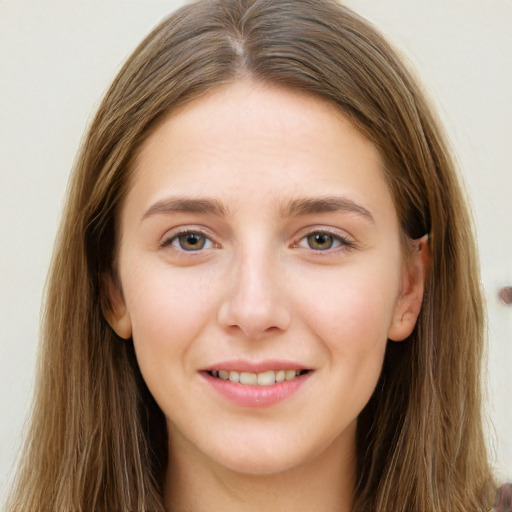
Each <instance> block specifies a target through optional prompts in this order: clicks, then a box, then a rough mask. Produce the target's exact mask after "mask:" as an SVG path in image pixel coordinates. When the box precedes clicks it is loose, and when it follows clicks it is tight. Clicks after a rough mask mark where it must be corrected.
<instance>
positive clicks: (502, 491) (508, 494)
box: [491, 482, 512, 512]
mask: <svg viewBox="0 0 512 512" xmlns="http://www.w3.org/2000/svg"><path fill="white" fill-rule="evenodd" d="M491 512H512V482H509V483H506V484H503V485H502V486H501V487H500V488H499V489H498V492H497V493H496V500H495V501H494V508H493V509H492V511H491Z"/></svg>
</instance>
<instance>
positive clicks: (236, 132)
mask: <svg viewBox="0 0 512 512" xmlns="http://www.w3.org/2000/svg"><path fill="white" fill-rule="evenodd" d="M339 194H342V195H344V196H345V195H349V196H350V198H351V199H353V200H357V201H358V202H363V203H366V204H368V205H369V206H371V205H372V203H378V202H379V201H380V202H382V200H384V202H386V201H387V202H388V203H391V199H390V197H389V191H388V188H387V185H386V183H385V179H384V175H383V172H382V163H381V159H380V155H379V152H378V151H377V149H376V148H375V146H374V145H373V144H372V143H371V142H370V141H368V140H367V139H366V138H365V137H364V136H363V135H362V134H361V133H360V132H359V131H358V130H356V129H355V128H354V127H353V125H352V124H351V123H350V121H349V120H348V119H347V117H346V116H345V115H344V114H343V113H342V112H341V111H340V110H339V109H338V108H336V107H335V106H334V105H333V104H331V103H330V102H328V101H326V100H322V99H319V98H317V97H313V96H311V95H306V94H302V93H299V92H295V91H291V90H288V89H285V88H277V87H274V86H266V85H262V84H259V83H252V82H244V81H240V82H234V83H232V84H229V85H226V86H222V87H219V88H216V89H214V90H212V91H210V92H208V93H207V94H206V95H204V96H202V97H200V98H199V99H196V100H194V101H192V102H190V103H187V104H185V105H183V106H181V107H180V108H178V109H177V110H175V111H174V112H173V113H172V114H171V115H170V116H169V117H168V118H167V119H166V120H165V121H164V122H163V123H162V124H161V125H160V126H159V127H158V128H157V129H156V130H155V131H154V132H153V133H152V134H151V135H150V137H148V139H147V140H146V141H145V143H144V144H143V146H142V147H141V149H140V151H139V153H138V155H137V158H136V160H135V165H134V177H133V180H132V186H131V190H130V191H129V194H128V202H130V196H132V197H131V199H132V202H133V201H134V199H135V198H134V196H137V200H138V201H142V202H145V203H146V204H145V205H144V206H145V207H149V204H150V203H154V202H155V201H158V200H159V199H161V198H163V197H165V196H166V195H180V196H191V197H198V196H201V197H204V196H205V195H208V196H213V197H218V198H219V199H220V200H221V201H222V202H224V203H227V204H228V206H230V205H229V203H233V206H235V207H236V205H237V203H240V202H241V201H244V200H247V199H248V198H255V199H256V198H257V199H258V200H260V199H266V200H267V203H268V205H269V207H270V205H271V204H272V205H273V207H275V208H276V209H277V208H281V210H282V209H283V208H282V206H283V203H285V202H290V201H293V200H294V199H296V198H297V197H301V196H308V197H309V196H315V195H318V196H333V195H339ZM388 205H389V204H388ZM245 206H246V205H245ZM260 206H261V204H260Z"/></svg>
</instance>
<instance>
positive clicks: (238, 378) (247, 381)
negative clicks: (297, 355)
mask: <svg viewBox="0 0 512 512" xmlns="http://www.w3.org/2000/svg"><path fill="white" fill-rule="evenodd" d="M311 371H312V370H309V369H300V370H294V369H288V370H285V369H282V370H267V371H264V372H259V373H253V372H246V371H237V370H207V371H206V373H207V374H208V375H210V376H211V377H214V378H216V379H221V380H226V381H231V382H235V383H238V384H242V385H245V386H262V387H263V386H273V385H274V384H278V383H280V382H286V381H292V380H294V379H297V378H298V377H301V376H302V375H306V374H308V373H310V372H311Z"/></svg>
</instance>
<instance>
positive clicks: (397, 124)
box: [10, 0, 495, 512]
mask: <svg viewBox="0 0 512 512" xmlns="http://www.w3.org/2000/svg"><path fill="white" fill-rule="evenodd" d="M483 322H484V318H483V311H482V298H481V295H480V289H479V279H478V273H477V264H476V256H475V247H474V242H473V239H472V234H471V229H470V222H469V220H468V214H467V211H466V206H465V204H464V201H463V198H462V195H461V192H460V187H459V185H458V182H457V178H456V175H455V172H454V169H453V164H452V162H451V160H450V157H449V152H448V149H447V147H446V144H445V142H444V140H443V138H442V135H441V132H440V129H439V127H438V125H437V123H436V121H435V119H434V118H433V116H432V113H431V111H430V109H429V107H428V105H427V104H426V102H425V100H424V98H423V96H422V94H421V92H420V89H419V87H418V86H417V85H416V84H415V82H414V81H413V80H412V78H411V77H410V75H409V73H408V72H407V70H406V69H405V68H404V66H403V65H402V64H401V62H400V61H399V59H398V58H397V57H396V55H395V54H394V52H393V50H392V49H390V48H389V46H388V45H387V44H386V43H385V41H383V40H382V38H381V37H380V36H379V35H378V34H377V33H376V32H375V30H374V29H373V28H372V27H370V26H369V25H368V24H367V23H366V22H364V21H363V20H361V19H360V18H358V17H357V16H356V15H354V14H353V13H351V12H350V11H349V10H347V9H345V8H342V7H340V6H339V5H337V4H336V3H334V2H329V1H325V2H323V1H306V0H301V1H296V2H293V3H291V2H284V1H282V2H281V1H261V0H256V1H244V0H237V1H222V0H217V1H202V2H198V3H196V4H191V5H189V6H187V7H185V8H183V9H181V10H180V11H178V12H177V13H176V14H174V15H173V16H171V17H170V18H169V19H167V20H165V21H164V22H163V23H162V24H161V25H160V26H159V27H157V29H155V30H154V31H153V32H152V33H151V34H150V35H149V36H148V37H147V38H146V40H145V41H144V42H143V43H142V44H141V45H140V46H139V48H138V49H137V50H136V51H135V53H134V54H133V55H132V57H131V58H130V59H129V60H128V62H127V63H126V65H125V66H124V68H123V69H122V70H121V72H120V73H119V75H118V77H117V78H116V80H115V82H114V84H113V85H112V87H111V89H110V90H109V92H108V93H107V95H106V97H105V99H104V101H103V103H102V105H101V106H100V109H99V111H98V114H97V116H96V118H95V120H94V122H93V123H92V126H91V128H90V130H89V134H88V136H87V139H86V140H85V142H84V146H83V149H82V152H81V154H80V157H79V159H78V163H77V167H76V169H75V173H74V177H73V181H72V185H71V189H70V192H69V197H68V203H67V208H66V211H65V214H64V220H63V225H62V227H61V232H60V237H59V241H58V245H57V249H56V255H55V258H54V262H53V267H52V271H51V277H50V285H49V288H48V297H47V302H46V311H45V321H44V335H43V348H42V357H41V365H40V375H39V377H38V378H39V384H38V386H37V390H38V391H37V397H36V407H35V410H34V412H33V421H32V430H31V432H30V433H29V441H28V444H27V447H26V455H25V457H24V458H23V467H22V468H21V470H20V473H19V476H18V488H17V490H15V491H14V492H13V495H12V498H11V502H10V510H98V511H100V510H147V511H154V510H155V511H156V510H198V511H199V510H214V509H216V508H219V509H222V510H260V509H263V508H265V509H266V508H268V507H269V506H270V505H272V506H274V507H277V508H281V509H284V510H294V511H298V510H301V507H302V508H303V509H307V510H311V509H312V508H314V509H317V510H340V511H342V510H343V511H345V510H347V511H348V510H352V511H358V510H361V511H363V510H365V511H367V510H375V511H382V512H389V511H390V510H393V511H400V510H403V511H418V512H419V511H434V510H450V511H452V510H453V511H463V510H464V511H467V510H475V511H477V510H479V511H481V510H488V509H490V508H491V506H492V499H493V496H494V492H495V483H494V481H493V477H492V474H491V471H490V468H489V464H488V461H487V453H486V447H485V442H484V437H483V433H482V425H481V416H480V402H481V398H480V383H479V369H480V359H481V353H482V350H483ZM212 504H213V505H212Z"/></svg>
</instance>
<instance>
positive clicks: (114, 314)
mask: <svg viewBox="0 0 512 512" xmlns="http://www.w3.org/2000/svg"><path fill="white" fill-rule="evenodd" d="M112 274H113V273H112V272H108V273H106V274H104V276H103V278H102V285H103V290H104V294H105V295H106V297H105V300H103V301H102V305H101V308H102V310H103V316H104V317H105V319H106V320H107V322H108V323H109V324H110V327H112V329H114V331H115V332H116V334H117V335H118V336H119V337H120V338H123V339H125V340H127V339H129V338H131V336H132V321H131V318H130V313H129V312H128V308H127V307H126V302H125V300H124V296H123V291H122V289H121V283H120V281H119V279H118V278H117V277H115V276H114V275H112Z"/></svg>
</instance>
